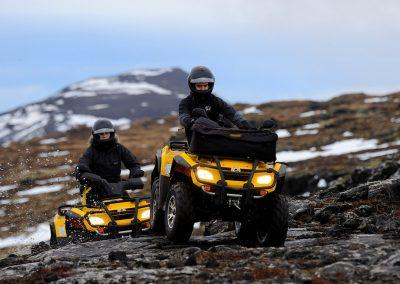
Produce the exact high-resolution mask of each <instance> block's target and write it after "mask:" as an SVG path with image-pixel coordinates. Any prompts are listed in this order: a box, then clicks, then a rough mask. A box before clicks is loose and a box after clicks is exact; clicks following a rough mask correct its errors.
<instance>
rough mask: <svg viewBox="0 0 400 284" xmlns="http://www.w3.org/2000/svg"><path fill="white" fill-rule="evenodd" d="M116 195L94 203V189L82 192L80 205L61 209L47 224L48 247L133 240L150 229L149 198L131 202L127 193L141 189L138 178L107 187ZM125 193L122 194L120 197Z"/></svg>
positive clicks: (133, 199)
mask: <svg viewBox="0 0 400 284" xmlns="http://www.w3.org/2000/svg"><path fill="white" fill-rule="evenodd" d="M109 188H110V189H111V190H114V191H115V192H118V193H119V194H118V196H116V195H115V194H114V195H113V196H110V197H106V198H102V199H100V200H94V199H93V198H92V197H93V194H92V193H93V192H92V191H93V189H92V188H91V187H89V186H82V188H81V191H82V193H81V204H79V205H62V206H60V207H59V208H58V212H57V214H56V215H55V217H54V219H53V222H52V223H51V224H50V233H51V235H50V245H51V246H53V247H56V246H59V245H65V244H67V243H71V242H84V241H91V240H100V239H106V238H116V237H120V236H122V235H124V234H131V235H133V236H135V235H137V234H138V233H140V232H143V231H147V230H149V229H150V222H149V221H150V206H149V202H148V201H149V199H150V197H136V198H131V197H129V194H128V193H127V191H126V190H134V189H139V188H143V182H142V181H141V180H140V178H134V179H130V180H128V181H121V182H119V183H115V184H109ZM121 192H124V194H121Z"/></svg>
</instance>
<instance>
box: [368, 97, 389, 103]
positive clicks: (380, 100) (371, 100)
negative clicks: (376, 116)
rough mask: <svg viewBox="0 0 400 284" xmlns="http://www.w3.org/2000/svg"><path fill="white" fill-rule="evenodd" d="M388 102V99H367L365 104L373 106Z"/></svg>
mask: <svg viewBox="0 0 400 284" xmlns="http://www.w3.org/2000/svg"><path fill="white" fill-rule="evenodd" d="M387 100H388V98H387V97H372V98H367V99H365V100H364V103H366V104H373V103H383V102H386V101H387Z"/></svg>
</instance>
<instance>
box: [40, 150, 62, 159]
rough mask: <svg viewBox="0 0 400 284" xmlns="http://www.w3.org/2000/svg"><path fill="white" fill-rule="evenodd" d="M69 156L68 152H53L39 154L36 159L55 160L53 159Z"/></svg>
mask: <svg viewBox="0 0 400 284" xmlns="http://www.w3.org/2000/svg"><path fill="white" fill-rule="evenodd" d="M68 154H69V151H60V150H57V151H54V152H46V153H39V154H38V157H39V158H50V157H51V158H55V157H62V156H66V155H68Z"/></svg>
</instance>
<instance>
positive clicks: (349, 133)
mask: <svg viewBox="0 0 400 284" xmlns="http://www.w3.org/2000/svg"><path fill="white" fill-rule="evenodd" d="M353 135H354V134H353V132H350V131H345V132H343V134H342V136H343V137H352V136H353Z"/></svg>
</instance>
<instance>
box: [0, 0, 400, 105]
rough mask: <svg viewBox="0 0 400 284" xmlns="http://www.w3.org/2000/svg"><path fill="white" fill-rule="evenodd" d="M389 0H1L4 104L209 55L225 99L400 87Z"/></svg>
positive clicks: (397, 25) (393, 4)
mask: <svg viewBox="0 0 400 284" xmlns="http://www.w3.org/2000/svg"><path fill="white" fill-rule="evenodd" d="M399 12H400V2H399V1H392V0H381V1H373V0H362V1H361V0H360V1H358V0H357V1H356V0H353V1H351V0H348V1H342V0H335V1H333V0H321V1H311V0H296V1H290V0H260V1H257V0H250V1H249V0H247V1H245V0H225V1H224V0H214V1H211V0H204V1H194V0H182V1H178V0H168V1H165V0H157V1H156V0H147V1H135V0H112V1H111V0H110V1H105V0H93V1H89V0H79V1H77V0H58V1H52V0H30V1H22V0H12V1H11V0H2V1H1V2H0V97H1V105H0V112H3V111H6V110H9V109H11V108H14V107H16V106H19V105H22V104H25V103H29V102H33V101H37V100H41V99H43V98H45V97H48V96H50V95H53V94H55V93H56V92H57V91H58V90H60V89H61V88H63V87H65V86H66V85H68V84H71V83H73V82H75V81H79V80H82V79H85V78H89V77H92V76H103V75H113V74H117V73H119V72H123V71H127V70H131V69H135V68H151V67H171V66H173V67H181V68H183V69H185V70H190V68H191V67H192V66H194V65H199V64H202V65H207V66H209V67H210V68H211V69H212V70H213V71H214V73H215V75H216V79H217V81H216V86H215V90H216V92H217V93H218V94H219V95H221V96H222V97H224V98H225V99H226V100H228V101H230V102H249V103H259V102H265V101H271V100H288V99H314V100H323V99H327V98H329V97H332V96H335V95H338V94H341V93H347V92H357V91H364V92H367V93H372V94H384V93H387V92H393V91H398V90H400V80H399V79H398V78H399V76H398V66H400V56H399V50H400V20H399V17H398V14H399Z"/></svg>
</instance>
